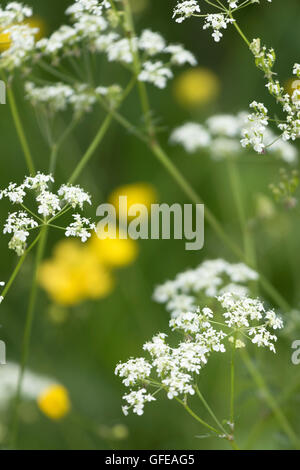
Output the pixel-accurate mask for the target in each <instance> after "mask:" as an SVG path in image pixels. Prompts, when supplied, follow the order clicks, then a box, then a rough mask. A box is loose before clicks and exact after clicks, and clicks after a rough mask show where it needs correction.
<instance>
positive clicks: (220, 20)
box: [203, 13, 235, 42]
mask: <svg viewBox="0 0 300 470" xmlns="http://www.w3.org/2000/svg"><path fill="white" fill-rule="evenodd" d="M234 21H235V20H234V19H232V18H229V17H227V16H226V15H223V14H222V13H212V14H209V15H207V16H206V18H205V23H204V26H203V29H209V28H211V29H212V30H213V33H212V37H213V38H214V40H215V42H219V41H220V39H221V38H222V37H223V33H221V30H222V29H227V26H228V25H229V24H231V23H233V22H234Z"/></svg>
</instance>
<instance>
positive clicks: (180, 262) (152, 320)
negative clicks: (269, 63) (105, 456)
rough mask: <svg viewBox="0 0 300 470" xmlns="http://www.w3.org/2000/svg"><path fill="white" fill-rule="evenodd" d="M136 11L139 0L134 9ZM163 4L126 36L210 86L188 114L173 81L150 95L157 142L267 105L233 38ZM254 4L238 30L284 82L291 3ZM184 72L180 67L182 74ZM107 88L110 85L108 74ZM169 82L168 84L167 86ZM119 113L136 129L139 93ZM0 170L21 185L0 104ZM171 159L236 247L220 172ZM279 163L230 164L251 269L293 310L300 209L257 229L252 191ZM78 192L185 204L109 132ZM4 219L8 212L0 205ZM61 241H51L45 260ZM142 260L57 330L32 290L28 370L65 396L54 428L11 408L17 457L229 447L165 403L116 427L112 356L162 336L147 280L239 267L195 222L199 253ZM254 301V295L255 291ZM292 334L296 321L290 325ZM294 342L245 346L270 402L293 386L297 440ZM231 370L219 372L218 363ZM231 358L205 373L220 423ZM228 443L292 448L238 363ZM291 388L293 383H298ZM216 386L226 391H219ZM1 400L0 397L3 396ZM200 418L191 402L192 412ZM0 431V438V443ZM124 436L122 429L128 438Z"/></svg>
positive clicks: (60, 3) (12, 325)
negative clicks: (166, 49) (193, 69)
mask: <svg viewBox="0 0 300 470" xmlns="http://www.w3.org/2000/svg"><path fill="white" fill-rule="evenodd" d="M136 1H137V2H139V1H140V2H141V3H142V0H136ZM27 3H28V4H29V5H32V7H33V8H34V11H35V13H36V14H37V15H38V16H40V17H41V18H43V19H44V21H45V22H46V25H47V29H48V32H51V31H52V30H54V29H55V28H57V27H58V26H59V25H60V24H61V23H63V22H64V21H65V19H64V10H65V9H66V7H67V6H68V5H69V4H70V2H69V1H67V0H51V1H47V0H39V1H37V0H36V1H34V0H32V1H30V0H28V1H27ZM174 3H175V2H174V1H168V0H149V2H145V8H142V9H141V12H140V13H139V14H136V18H135V19H136V26H137V30H138V31H140V30H141V29H143V28H145V27H148V28H151V29H152V30H153V31H159V32H161V33H162V34H163V35H164V37H166V38H167V40H168V41H170V42H182V43H184V44H185V46H186V48H187V49H189V50H191V51H192V52H193V53H194V54H195V55H196V57H197V59H198V61H199V66H200V67H205V68H208V69H210V70H211V71H213V72H214V73H215V74H216V76H217V77H218V78H219V81H220V86H221V89H220V93H219V96H218V98H217V99H215V100H214V101H212V102H210V103H209V104H206V105H205V106H202V107H199V108H198V109H197V110H195V109H194V110H188V109H185V108H183V107H182V106H181V105H180V104H179V103H178V101H177V100H176V96H175V94H174V86H173V85H172V83H171V84H170V85H169V87H168V88H167V90H166V91H160V90H157V89H154V88H153V87H151V86H149V94H150V98H151V108H152V110H153V112H154V116H155V118H157V122H158V123H159V125H160V127H161V129H162V131H161V141H162V143H163V144H164V145H167V139H168V136H169V133H170V131H171V129H172V128H174V127H175V126H177V125H180V124H182V123H183V122H185V121H187V120H197V121H199V122H202V121H204V120H205V119H206V118H207V117H209V116H210V115H211V114H216V113H234V112H238V111H241V110H244V109H247V107H248V104H249V103H250V102H251V101H253V100H254V99H256V100H258V101H263V102H264V103H266V105H267V106H269V107H270V109H272V106H273V102H272V100H271V99H270V98H269V96H268V94H267V91H266V90H265V87H264V79H263V76H262V74H261V73H260V72H259V71H257V70H256V69H255V67H254V64H253V62H252V58H251V57H250V54H249V52H248V51H247V49H246V47H245V45H244V44H243V43H242V42H241V41H240V39H239V37H238V36H237V35H236V33H235V31H234V30H233V28H230V29H229V30H228V31H226V32H225V33H226V34H224V38H223V39H222V42H221V43H220V44H216V43H214V42H213V40H212V38H211V36H210V34H208V32H206V31H202V27H201V24H200V23H199V21H197V20H191V21H187V22H185V23H183V24H182V25H178V24H176V23H175V22H174V21H172V20H171V12H172V8H173V6H174ZM266 3H267V2H264V1H262V2H261V5H260V6H254V7H253V8H248V9H246V10H244V11H242V12H241V13H240V22H241V25H242V26H243V28H244V29H245V31H246V32H247V35H248V37H250V38H252V37H258V36H259V37H262V38H263V41H264V42H265V43H266V44H268V45H270V46H273V47H274V48H275V50H276V51H277V54H278V63H277V66H276V68H277V70H278V73H279V75H280V77H281V79H282V80H283V81H286V80H288V79H290V78H291V70H292V66H293V64H294V63H295V62H297V61H298V62H299V18H300V4H299V1H298V0H288V1H285V2H283V1H282V0H274V1H273V3H272V5H268V4H266ZM110 73H111V72H110V69H109V70H107V68H106V69H103V70H102V69H101V72H100V74H101V77H100V81H102V79H103V81H104V82H105V83H107V82H108V83H109V74H110ZM180 73H181V71H180V70H179V71H178V74H180ZM114 80H115V78H114ZM174 83H176V81H175V82H174ZM18 100H19V102H21V103H22V104H21V115H22V119H23V121H24V122H25V125H26V132H27V134H28V136H29V139H30V142H31V147H32V149H33V153H34V156H35V158H36V162H37V166H38V168H39V169H40V170H45V169H46V168H47V165H48V149H47V147H46V145H45V143H44V141H43V139H42V137H41V135H40V132H39V129H38V127H37V123H36V120H35V116H34V113H33V111H32V110H31V109H30V107H29V106H28V104H27V103H25V102H24V100H23V98H22V88H21V86H20V87H19V92H18ZM124 114H126V116H127V117H128V118H129V119H130V120H132V121H134V122H140V120H141V114H140V108H139V103H138V98H137V96H136V94H135V93H134V94H133V95H131V96H130V98H129V99H128V101H127V104H126V105H125V106H124ZM0 118H1V160H0V185H1V187H4V186H6V185H7V183H8V182H9V181H11V180H14V181H15V180H17V181H18V180H19V181H20V180H21V179H22V177H23V176H24V171H25V168H24V162H23V156H22V152H21V149H20V146H19V143H18V140H17V138H16V135H15V131H14V126H13V122H12V119H11V115H10V111H9V107H8V106H1V107H0ZM102 119H103V116H102V115H101V114H100V113H99V111H95V112H93V113H91V114H90V115H88V116H87V118H86V119H85V120H84V122H83V123H82V124H81V126H80V127H79V132H77V133H76V135H74V136H73V138H72V139H70V140H69V141H68V144H67V145H66V146H65V147H64V148H63V150H62V151H61V152H60V157H59V162H58V173H57V177H56V178H57V181H59V182H60V181H61V182H64V181H65V179H66V177H67V176H68V175H69V174H70V173H71V171H72V169H73V168H74V166H75V163H76V161H77V160H78V159H79V157H80V155H81V153H82V152H83V151H84V150H85V149H86V147H87V146H88V144H89V142H90V140H91V139H92V138H93V136H94V135H95V133H96V131H97V129H98V127H99V124H100V122H101V120H102ZM169 154H170V155H171V157H172V160H173V161H174V163H175V164H176V165H177V166H178V168H180V170H181V171H182V172H183V174H184V175H185V176H186V177H187V178H188V180H189V181H190V182H191V183H192V185H193V186H194V187H195V188H196V189H197V190H198V192H199V193H200V194H201V196H202V198H203V200H204V202H205V204H206V205H207V206H208V207H209V208H210V209H211V210H212V211H213V212H214V214H215V215H216V217H217V218H218V219H219V220H220V222H221V223H222V225H223V227H224V229H225V230H226V232H227V233H228V234H229V235H230V236H231V237H232V238H233V239H235V240H236V241H237V242H238V243H240V244H241V234H240V229H239V223H238V219H237V213H236V210H235V208H234V202H233V198H232V195H231V192H230V189H229V178H228V172H227V166H226V162H225V163H224V162H219V163H216V162H213V161H211V160H210V158H209V157H208V156H207V155H205V154H197V155H194V156H189V155H186V154H185V153H184V152H183V151H182V150H180V149H179V148H173V147H171V148H170V149H169ZM282 166H283V165H282V164H281V163H280V162H278V161H276V160H271V158H270V157H269V158H268V157H259V156H256V155H250V156H247V157H245V158H243V159H241V160H240V161H239V162H238V167H239V171H240V174H241V178H242V182H243V189H244V202H245V204H246V207H247V214H248V218H249V219H251V220H253V224H252V226H253V236H254V237H255V242H256V249H257V254H258V260H259V268H260V270H261V271H262V272H263V273H264V274H265V275H266V276H267V277H268V278H269V280H270V281H271V282H272V283H273V284H274V285H275V286H276V287H277V288H278V290H279V291H280V292H281V293H282V295H283V296H284V297H285V298H286V299H287V300H288V301H289V302H290V304H291V305H293V307H294V308H295V309H297V308H299V302H300V292H299V281H300V268H299V266H300V250H299V248H298V246H299V245H298V240H299V233H300V226H299V210H298V209H296V210H294V211H291V212H287V211H285V210H284V209H282V208H280V207H275V206H274V211H275V212H274V215H273V217H271V218H268V219H265V218H261V217H259V214H258V212H257V194H265V195H266V196H267V197H269V198H271V197H272V195H271V193H270V191H269V189H268V185H269V184H270V183H272V182H274V181H277V179H278V171H279V169H280V167H282ZM79 182H80V184H81V185H82V186H83V187H85V188H87V189H88V190H89V192H90V193H91V194H92V196H93V202H94V206H93V208H92V209H91V211H90V215H91V216H93V215H94V211H95V208H96V207H97V206H98V205H99V204H100V203H102V202H105V201H106V199H107V197H108V195H109V194H110V193H111V191H112V190H114V189H115V188H116V187H118V186H120V185H123V184H128V183H136V182H148V183H151V184H152V185H153V186H154V187H155V188H156V190H157V193H158V195H159V201H160V202H167V203H173V202H180V203H186V202H189V201H188V199H187V198H186V197H185V196H184V195H183V194H182V192H181V191H180V189H178V187H177V186H176V184H175V183H174V182H173V181H172V179H171V178H170V177H169V175H168V174H166V173H165V171H164V169H163V168H162V167H161V166H160V164H159V163H158V162H157V161H156V160H154V157H153V156H152V155H151V153H150V151H148V150H147V148H145V147H144V146H143V144H142V143H140V142H138V141H136V140H135V139H134V138H133V137H132V136H130V135H128V134H127V133H126V132H125V131H124V130H123V129H122V128H120V127H119V126H118V125H117V124H114V125H113V126H112V128H111V129H110V131H109V133H108V135H107V137H106V138H105V141H104V143H103V144H102V145H101V147H99V149H98V150H97V152H96V154H95V155H94V158H93V159H92V162H91V164H90V165H89V167H87V168H86V169H85V171H84V172H83V174H82V176H81V177H80V181H79ZM0 214H1V223H3V222H4V220H5V217H6V214H7V207H6V204H5V203H3V202H2V204H1V212H0ZM59 235H60V234H56V233H55V234H51V236H50V238H49V243H48V249H47V250H48V251H47V257H49V256H51V252H52V248H53V246H54V245H55V243H56V242H57V240H58V239H59ZM7 241H8V240H7V238H6V237H5V236H1V239H0V253H1V264H0V279H1V280H5V279H8V277H9V275H10V273H11V272H12V270H13V268H14V266H15V264H16V257H15V255H14V254H13V253H12V252H8V250H7ZM139 248H140V253H139V256H138V259H137V260H136V262H135V263H134V264H132V266H129V267H126V268H124V269H122V270H118V271H117V272H116V273H115V276H116V278H117V279H116V286H115V288H114V291H113V293H112V294H111V295H110V296H108V297H107V298H106V299H102V300H99V301H89V302H84V303H82V304H81V305H78V306H75V307H72V308H68V309H67V313H66V318H65V321H63V322H60V323H57V322H54V321H53V319H52V317H51V315H50V314H49V311H50V310H51V309H53V306H52V305H51V301H50V300H49V298H48V297H47V295H46V294H45V293H44V292H43V291H40V294H39V298H38V307H37V311H36V316H35V321H34V327H33V334H32V341H31V351H30V360H29V367H30V369H31V370H33V371H35V372H37V373H40V374H42V375H49V376H53V377H55V378H56V379H57V380H59V381H60V382H61V383H62V384H63V385H64V386H65V387H66V388H67V390H68V391H69V394H70V398H71V402H72V412H71V413H70V414H69V415H68V416H67V417H66V418H65V419H64V420H62V421H61V422H58V423H56V422H53V421H51V420H49V419H48V418H47V417H45V416H43V415H42V414H41V413H40V412H39V410H38V408H37V405H36V404H35V403H25V404H24V405H23V407H22V410H21V411H22V413H21V415H22V421H21V428H20V438H19V447H20V448H24V449H32V448H33V449H210V448H227V445H226V443H225V442H222V441H217V440H215V439H213V438H210V439H199V438H197V437H196V436H199V435H202V434H204V432H203V429H201V428H200V427H199V426H198V424H197V423H196V422H193V421H192V420H191V418H190V417H189V416H187V415H186V414H185V412H184V410H181V409H180V408H178V405H177V404H176V403H175V402H174V401H169V400H167V399H166V398H162V399H160V400H158V401H157V402H155V403H154V404H151V405H149V406H148V407H146V410H145V414H144V415H143V416H142V417H137V416H135V415H131V416H129V417H127V418H125V417H124V416H123V415H122V412H121V397H122V394H123V392H124V388H123V386H122V385H121V383H120V380H119V379H118V378H116V377H115V376H114V373H113V371H114V367H115V365H116V363H117V362H118V361H119V360H126V359H127V358H128V357H130V356H136V355H140V354H141V345H142V344H143V342H144V341H145V340H148V339H149V338H150V337H152V335H153V334H155V333H156V332H158V331H165V330H166V329H167V324H168V314H167V313H166V312H165V310H164V309H163V307H161V306H160V305H157V304H155V303H154V302H153V301H152V300H151V296H152V292H153V288H154V286H155V285H156V284H159V283H161V282H163V281H164V280H166V279H169V278H171V279H172V278H174V277H175V275H176V274H177V273H178V272H180V271H182V270H185V269H187V268H189V267H195V266H197V264H199V263H200V262H201V261H202V260H204V259H213V258H217V257H222V258H225V259H226V260H228V261H236V259H234V257H233V256H232V254H231V253H229V252H228V251H227V249H226V248H225V247H224V246H223V243H222V242H221V241H220V240H219V239H218V238H217V237H216V235H215V234H214V233H213V232H212V231H211V229H210V227H209V226H208V225H207V224H206V228H205V247H204V249H203V250H202V251H200V252H187V251H185V247H184V241H150V240H149V241H143V242H139ZM32 267H33V258H31V257H30V258H29V260H28V262H27V263H26V265H25V267H24V268H23V269H22V272H21V274H20V275H19V277H18V279H17V281H16V283H15V284H14V286H13V289H12V290H11V292H10V295H9V297H8V299H7V300H6V301H5V302H4V303H3V304H2V305H1V324H2V328H1V339H3V340H4V341H5V342H6V344H7V356H8V357H7V359H8V360H9V361H16V362H18V361H19V358H20V349H21V338H22V333H23V329H24V322H25V312H26V308H25V307H26V303H27V297H28V291H29V288H30V282H31V277H30V275H31V272H32ZM262 294H263V295H264V293H262ZM298 325H299V323H298ZM299 338H300V331H299V327H298V329H297V327H296V328H295V329H292V330H291V334H290V336H286V335H282V336H281V338H280V341H279V343H278V354H277V355H276V356H273V355H272V354H271V353H269V352H268V351H262V352H261V351H259V354H257V353H256V352H255V351H254V350H253V355H255V360H256V362H257V365H258V367H259V368H260V370H261V371H262V373H263V375H264V377H265V379H266V380H267V381H268V383H269V384H270V388H271V390H272V391H273V392H274V395H275V396H279V395H280V394H281V393H282V392H283V389H285V388H286V387H290V386H291V387H292V389H291V390H292V393H291V394H290V397H289V399H288V400H287V401H285V402H284V403H283V405H282V407H283V410H284V412H285V413H286V415H287V416H288V418H289V419H290V421H291V423H292V424H293V426H294V428H295V430H296V431H297V432H298V433H300V424H299V406H300V390H299V386H298V385H297V376H298V377H299V371H300V369H299V367H300V366H298V367H296V366H294V365H292V363H291V359H290V357H291V343H292V340H294V339H299ZM227 366H228V367H227ZM228 368H229V356H224V357H223V358H222V361H220V362H219V360H218V359H214V358H212V359H211V361H210V364H209V366H208V367H207V368H206V369H204V370H203V373H201V377H200V384H201V387H202V390H203V393H204V395H205V396H206V397H207V398H208V400H209V402H210V403H211V404H212V405H213V407H214V408H215V409H216V411H217V413H218V415H219V416H221V417H224V418H226V417H227V415H228V413H229V410H228V396H229V382H228ZM238 375H239V381H238V397H237V436H238V440H239V441H240V442H241V444H243V442H244V443H245V442H246V441H247V439H248V438H249V436H250V435H251V433H252V432H253V431H255V432H256V431H259V429H256V430H253V426H254V425H255V424H256V423H257V422H258V421H259V420H260V419H261V418H266V421H265V424H264V425H263V427H262V428H261V432H258V433H257V437H255V435H254V434H255V433H254V432H253V436H254V439H253V442H252V441H251V440H250V443H249V445H251V446H252V447H253V448H277V449H278V448H289V447H290V443H289V440H288V439H287V438H286V436H285V435H284V433H282V431H281V430H280V427H279V426H278V423H277V421H276V420H275V419H274V418H273V417H272V416H269V415H268V408H267V407H266V405H265V403H264V401H263V397H262V396H261V395H260V393H259V392H258V391H257V389H256V387H255V385H254V384H253V382H252V381H251V380H250V378H249V376H248V374H247V372H246V371H245V369H244V368H243V365H242V363H240V364H239V367H238ZM298 383H299V384H300V381H299V380H298ZM224 384H226V385H224ZM0 400H1V397H0ZM195 406H196V407H197V409H198V410H199V412H200V413H202V415H203V416H205V412H204V411H203V410H202V411H200V406H199V404H195ZM9 420H10V408H9V409H6V410H5V411H3V412H1V423H2V425H1V429H2V435H3V436H5V427H6V426H7V425H8V424H9ZM116 424H122V425H125V426H126V427H127V432H128V435H127V436H126V435H124V436H123V437H124V439H117V436H110V435H109V433H108V435H107V436H106V435H105V434H107V429H111V428H112V427H113V426H115V425H116ZM0 434H1V433H0ZM125 434H126V433H125Z"/></svg>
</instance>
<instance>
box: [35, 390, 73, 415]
mask: <svg viewBox="0 0 300 470" xmlns="http://www.w3.org/2000/svg"><path fill="white" fill-rule="evenodd" d="M37 402H38V406H39V409H40V410H41V411H42V413H44V414H45V415H46V416H47V417H48V418H50V419H53V420H59V419H61V418H63V417H64V416H66V414H68V413H69V411H70V409H71V402H70V398H69V394H68V391H67V389H66V388H65V387H63V386H62V385H51V386H50V387H48V388H46V390H44V391H43V392H42V393H41V394H40V395H39V396H38V399H37Z"/></svg>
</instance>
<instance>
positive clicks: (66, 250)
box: [38, 240, 114, 306]
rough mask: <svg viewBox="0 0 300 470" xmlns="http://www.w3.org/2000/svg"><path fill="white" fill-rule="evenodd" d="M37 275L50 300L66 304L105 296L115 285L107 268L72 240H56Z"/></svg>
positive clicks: (74, 303) (87, 250)
mask: <svg viewBox="0 0 300 470" xmlns="http://www.w3.org/2000/svg"><path fill="white" fill-rule="evenodd" d="M38 278H39V282H40V284H41V285H42V287H43V288H44V289H45V290H46V291H47V292H48V294H49V295H50V297H51V298H52V300H53V301H54V302H56V303H58V304H60V305H66V306H67V305H69V306H70V305H76V304H77V303H79V302H81V301H83V300H85V299H98V298H102V297H105V296H107V295H108V294H110V293H111V291H112V289H113V285H114V283H113V279H112V276H111V273H110V272H109V270H108V269H107V268H106V267H105V266H103V265H102V264H101V263H99V260H98V259H97V258H96V257H95V255H94V254H93V253H92V252H91V251H90V250H89V248H88V247H87V246H82V245H81V244H80V243H79V242H77V241H73V240H64V241H62V242H60V243H58V245H57V246H56V248H55V252H54V256H53V258H52V259H51V260H48V261H45V262H44V263H42V265H41V267H40V269H39V273H38Z"/></svg>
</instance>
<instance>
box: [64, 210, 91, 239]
mask: <svg viewBox="0 0 300 470" xmlns="http://www.w3.org/2000/svg"><path fill="white" fill-rule="evenodd" d="M73 219H74V222H72V223H71V224H70V225H69V226H68V227H67V228H66V237H77V238H80V239H81V241H82V243H85V242H86V241H87V240H88V238H90V236H91V231H92V230H93V231H95V230H96V226H95V224H91V222H90V220H89V219H87V218H86V217H82V216H81V215H80V214H73Z"/></svg>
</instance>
